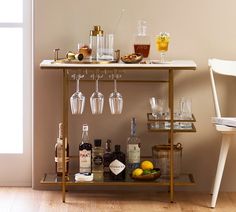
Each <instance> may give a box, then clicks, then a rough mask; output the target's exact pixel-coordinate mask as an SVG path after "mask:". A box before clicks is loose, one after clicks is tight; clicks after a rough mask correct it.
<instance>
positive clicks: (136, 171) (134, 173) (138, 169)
mask: <svg viewBox="0 0 236 212" xmlns="http://www.w3.org/2000/svg"><path fill="white" fill-rule="evenodd" d="M142 174H143V170H142V169H140V168H137V169H135V170H134V171H133V172H132V176H140V175H142Z"/></svg>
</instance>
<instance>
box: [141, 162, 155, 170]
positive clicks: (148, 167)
mask: <svg viewBox="0 0 236 212" xmlns="http://www.w3.org/2000/svg"><path fill="white" fill-rule="evenodd" d="M141 168H142V169H143V170H151V169H153V168H154V166H153V163H152V162H151V161H149V160H145V161H143V162H142V163H141Z"/></svg>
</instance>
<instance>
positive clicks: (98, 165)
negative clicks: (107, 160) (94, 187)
mask: <svg viewBox="0 0 236 212" xmlns="http://www.w3.org/2000/svg"><path fill="white" fill-rule="evenodd" d="M101 144H102V140H101V139H95V140H94V148H93V153H92V172H93V179H94V180H95V181H102V180H103V154H104V149H103V148H102V147H101Z"/></svg>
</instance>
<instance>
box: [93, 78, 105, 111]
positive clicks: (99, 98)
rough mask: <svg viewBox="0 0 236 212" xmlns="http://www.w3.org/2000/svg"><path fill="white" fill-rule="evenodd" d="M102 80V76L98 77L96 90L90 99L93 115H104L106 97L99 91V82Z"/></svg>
mask: <svg viewBox="0 0 236 212" xmlns="http://www.w3.org/2000/svg"><path fill="white" fill-rule="evenodd" d="M100 78H102V76H101V75H97V77H96V90H95V92H94V93H93V94H92V95H91V97H90V107H91V112H92V114H102V111H103V105H104V96H103V94H102V93H100V92H99V91H98V80H99V79H100Z"/></svg>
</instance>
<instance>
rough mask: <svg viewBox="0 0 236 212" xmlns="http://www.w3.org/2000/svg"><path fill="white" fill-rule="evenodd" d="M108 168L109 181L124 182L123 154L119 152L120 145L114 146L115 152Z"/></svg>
mask: <svg viewBox="0 0 236 212" xmlns="http://www.w3.org/2000/svg"><path fill="white" fill-rule="evenodd" d="M109 168H110V179H111V180H114V181H123V180H125V172H126V166H125V154H124V153H123V152H121V151H120V145H115V151H114V152H113V153H112V156H111V163H110V165H109Z"/></svg>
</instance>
